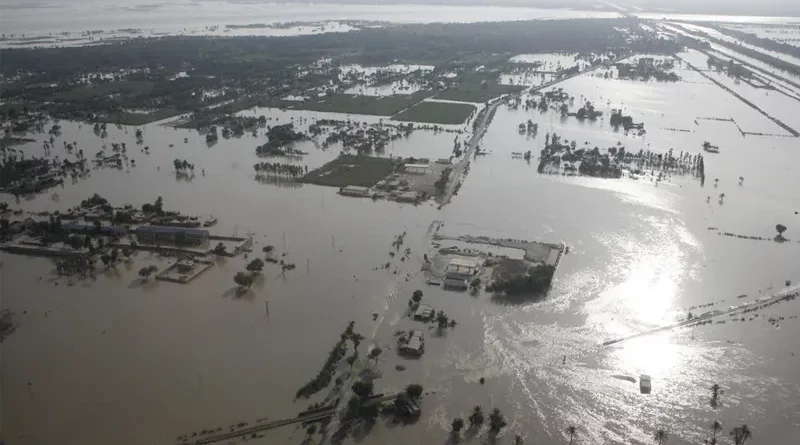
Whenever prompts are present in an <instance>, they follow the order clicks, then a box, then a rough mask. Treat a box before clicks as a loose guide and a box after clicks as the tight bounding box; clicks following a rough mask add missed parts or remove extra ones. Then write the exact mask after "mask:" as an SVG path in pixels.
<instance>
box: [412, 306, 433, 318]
mask: <svg viewBox="0 0 800 445" xmlns="http://www.w3.org/2000/svg"><path fill="white" fill-rule="evenodd" d="M433 315H434V312H433V308H432V307H430V306H428V305H427V304H420V305H419V307H418V308H417V311H416V312H415V313H414V320H420V321H429V320H432V319H433Z"/></svg>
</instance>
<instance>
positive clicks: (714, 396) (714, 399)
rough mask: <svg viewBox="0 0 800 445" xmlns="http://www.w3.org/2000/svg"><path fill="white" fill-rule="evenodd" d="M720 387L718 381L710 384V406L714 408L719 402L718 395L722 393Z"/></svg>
mask: <svg viewBox="0 0 800 445" xmlns="http://www.w3.org/2000/svg"><path fill="white" fill-rule="evenodd" d="M724 392H725V391H723V389H722V387H721V386H719V384H718V383H714V384H713V385H711V407H712V408H716V407H717V405H718V404H719V396H720V395H722V393H724Z"/></svg>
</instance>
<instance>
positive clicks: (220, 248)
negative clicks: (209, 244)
mask: <svg viewBox="0 0 800 445" xmlns="http://www.w3.org/2000/svg"><path fill="white" fill-rule="evenodd" d="M214 253H215V254H217V255H226V254H227V253H228V251H227V249H226V248H225V244H222V241H220V242H219V243H217V245H216V246H215V247H214Z"/></svg>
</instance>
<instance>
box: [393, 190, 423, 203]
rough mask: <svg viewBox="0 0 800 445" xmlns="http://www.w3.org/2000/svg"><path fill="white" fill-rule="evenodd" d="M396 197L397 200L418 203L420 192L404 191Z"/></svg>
mask: <svg viewBox="0 0 800 445" xmlns="http://www.w3.org/2000/svg"><path fill="white" fill-rule="evenodd" d="M394 199H395V200H396V201H397V202H409V203H416V202H417V201H418V200H419V194H418V193H417V192H403V193H400V194H398V195H397V196H396V197H395V198H394Z"/></svg>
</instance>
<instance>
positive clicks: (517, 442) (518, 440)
mask: <svg viewBox="0 0 800 445" xmlns="http://www.w3.org/2000/svg"><path fill="white" fill-rule="evenodd" d="M524 443H525V441H523V440H522V436H520V435H519V434H517V435H516V436H514V445H523V444H524Z"/></svg>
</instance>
